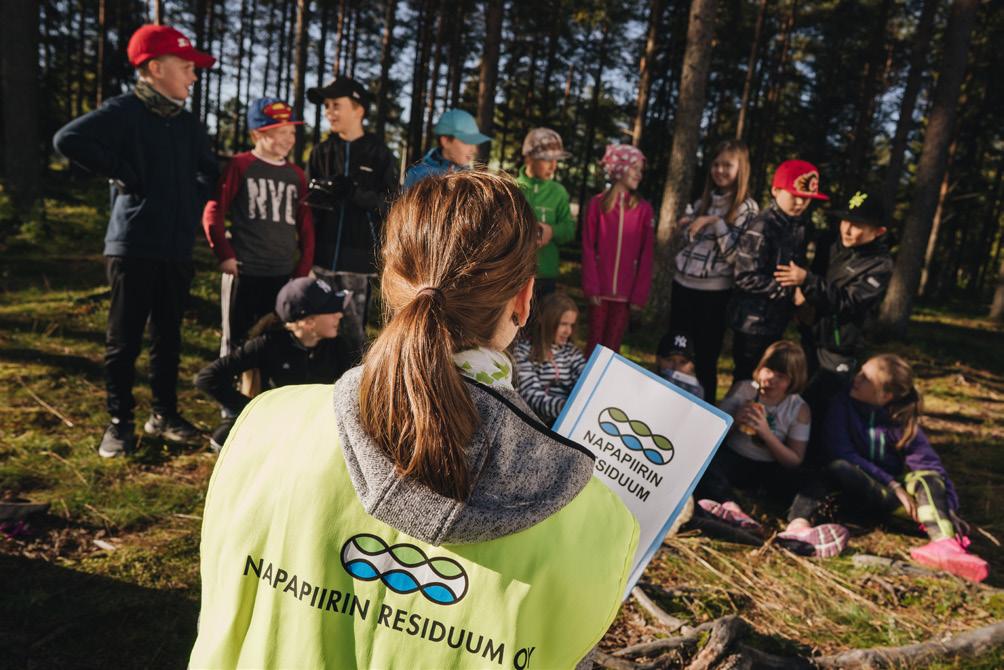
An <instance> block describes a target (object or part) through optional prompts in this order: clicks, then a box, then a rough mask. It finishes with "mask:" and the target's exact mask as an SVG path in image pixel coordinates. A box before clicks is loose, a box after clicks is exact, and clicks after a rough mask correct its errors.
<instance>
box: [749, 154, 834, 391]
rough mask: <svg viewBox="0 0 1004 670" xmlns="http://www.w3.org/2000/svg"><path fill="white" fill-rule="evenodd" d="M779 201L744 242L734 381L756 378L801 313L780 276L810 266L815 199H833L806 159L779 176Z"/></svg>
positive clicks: (775, 186)
mask: <svg viewBox="0 0 1004 670" xmlns="http://www.w3.org/2000/svg"><path fill="white" fill-rule="evenodd" d="M770 192H771V195H772V196H773V197H774V201H773V203H772V204H771V206H770V207H768V208H767V209H765V210H764V211H762V212H761V213H760V214H759V215H758V216H757V218H755V219H754V220H753V221H752V222H750V224H749V226H747V228H746V230H745V231H744V232H743V234H742V235H741V236H740V238H739V243H738V253H737V255H736V268H735V294H734V295H733V298H732V305H731V322H732V330H733V338H732V358H733V360H734V361H735V372H734V373H733V376H732V379H733V380H734V381H739V380H743V379H752V376H753V368H754V367H755V366H756V364H757V362H758V361H759V360H760V357H761V356H763V353H764V352H765V351H766V350H767V347H768V346H770V344H771V343H772V342H775V341H777V340H780V339H782V338H783V336H784V330H785V328H786V327H787V326H788V321H790V320H791V316H792V313H793V312H794V309H795V304H794V292H795V289H794V287H791V286H782V285H781V283H780V282H778V280H777V279H775V278H774V272H775V271H776V270H777V267H778V266H779V265H788V264H789V263H792V262H793V263H795V264H796V265H800V266H801V265H804V264H805V250H806V246H807V241H806V226H805V215H806V214H807V212H808V209H809V205H810V204H811V203H812V201H813V200H829V197H828V196H826V195H823V194H822V193H820V192H819V170H817V169H816V166H814V165H813V164H812V163H809V162H807V161H803V160H788V161H785V162H783V163H781V164H780V165H779V166H778V167H777V170H776V171H775V172H774V180H773V182H772V184H771V190H770Z"/></svg>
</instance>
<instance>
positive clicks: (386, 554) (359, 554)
mask: <svg viewBox="0 0 1004 670" xmlns="http://www.w3.org/2000/svg"><path fill="white" fill-rule="evenodd" d="M341 558H342V567H343V568H344V569H345V571H346V572H347V573H349V574H350V575H352V577H353V578H354V579H358V580H360V581H364V582H372V581H374V580H377V579H379V580H380V581H381V582H383V583H384V585H385V586H386V587H387V588H389V589H390V590H391V591H394V592H395V593H402V594H408V593H414V592H415V591H420V592H421V593H422V595H423V596H425V598H426V600H428V601H430V602H433V603H435V604H437V605H454V604H456V603H458V602H460V601H461V600H463V598H464V596H465V595H467V572H466V571H465V570H464V568H463V567H462V566H461V565H460V564H459V563H457V562H456V561H454V560H453V559H452V558H445V557H442V556H439V557H432V558H430V557H428V556H426V555H425V552H424V551H422V550H421V549H419V548H418V547H416V546H415V545H413V544H403V543H402V544H394V545H390V546H388V545H387V543H386V542H384V541H383V540H382V539H380V538H379V537H377V536H376V535H371V534H369V533H359V534H358V535H354V536H352V537H350V538H349V539H348V541H346V542H345V544H344V545H343V546H342V554H341Z"/></svg>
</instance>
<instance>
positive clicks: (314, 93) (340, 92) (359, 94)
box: [307, 77, 370, 108]
mask: <svg viewBox="0 0 1004 670" xmlns="http://www.w3.org/2000/svg"><path fill="white" fill-rule="evenodd" d="M328 98H331V99H334V98H351V99H352V100H355V101H356V102H358V103H359V104H360V105H362V106H363V107H364V108H368V107H369V106H370V94H369V91H367V90H366V87H365V86H363V85H362V84H360V83H359V82H358V81H356V80H355V79H351V78H349V77H336V78H334V79H332V80H331V81H329V82H328V83H327V84H325V85H324V86H316V87H314V88H308V89H307V100H310V101H311V102H312V103H314V104H315V105H323V104H324V101H325V100H327V99H328Z"/></svg>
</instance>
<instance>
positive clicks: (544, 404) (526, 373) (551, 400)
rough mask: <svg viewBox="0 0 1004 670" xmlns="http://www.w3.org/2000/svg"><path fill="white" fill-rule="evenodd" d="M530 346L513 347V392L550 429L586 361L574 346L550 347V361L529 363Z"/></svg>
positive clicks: (526, 343) (527, 342) (522, 342)
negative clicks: (516, 393)
mask: <svg viewBox="0 0 1004 670" xmlns="http://www.w3.org/2000/svg"><path fill="white" fill-rule="evenodd" d="M531 346H532V345H531V344H530V341H529V340H526V339H523V340H520V341H519V342H517V343H516V346H515V348H514V350H513V357H514V358H515V359H516V390H517V391H518V392H519V394H520V396H522V398H523V400H525V401H526V404H527V405H529V406H530V408H531V409H532V410H533V411H534V412H536V413H537V416H539V417H540V418H541V420H542V421H543V422H544V423H546V424H547V425H548V426H551V425H552V424H553V423H554V421H555V420H556V419H557V418H558V415H559V414H561V410H562V409H563V408H564V407H565V401H566V400H568V395H569V394H570V393H571V392H572V389H573V388H574V387H575V382H577V381H579V375H581V374H582V369H583V368H584V367H585V366H586V358H585V356H583V355H582V352H581V351H579V348H578V347H576V346H575V345H574V344H571V343H568V344H564V345H560V346H559V345H554V346H553V347H551V356H552V359H553V360H550V361H547V362H545V363H539V362H537V361H532V360H530V351H531Z"/></svg>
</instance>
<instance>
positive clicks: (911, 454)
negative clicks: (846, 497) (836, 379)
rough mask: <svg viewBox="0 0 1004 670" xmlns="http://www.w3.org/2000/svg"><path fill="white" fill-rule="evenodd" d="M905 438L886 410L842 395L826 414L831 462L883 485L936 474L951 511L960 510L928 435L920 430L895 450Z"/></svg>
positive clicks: (950, 482) (826, 436) (826, 434)
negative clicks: (918, 473) (920, 473)
mask: <svg viewBox="0 0 1004 670" xmlns="http://www.w3.org/2000/svg"><path fill="white" fill-rule="evenodd" d="M902 435H903V429H902V428H901V427H900V426H897V425H896V424H895V423H893V421H892V420H891V419H890V418H889V414H888V413H887V412H886V411H885V409H883V408H881V407H874V406H872V405H869V404H867V403H863V402H859V401H857V400H854V399H853V398H851V396H850V394H848V393H841V394H840V395H838V396H837V397H836V398H834V399H833V402H832V403H831V404H830V411H829V412H827V413H826V420H825V429H824V430H823V442H824V444H825V445H826V449H827V451H828V452H829V455H830V459H831V460H837V459H841V460H845V461H847V462H849V463H853V464H854V465H856V466H858V467H859V468H861V469H862V470H864V471H865V472H866V473H868V475H870V476H871V477H872V478H873V479H875V480H877V481H879V482H881V483H882V484H886V485H888V484H889V482H891V481H892V480H894V479H896V478H897V477H899V476H900V475H902V474H903V473H904V472H915V471H917V470H932V471H934V472H937V473H938V474H939V475H941V478H942V479H943V480H944V481H945V495H946V496H947V498H948V505H949V507H951V508H952V509H953V510H957V509H958V508H959V497H958V495H957V494H956V492H955V486H954V485H953V484H952V480H951V479H949V477H948V472H946V471H945V466H943V465H942V464H941V459H940V458H938V454H937V453H935V451H934V448H933V447H932V446H931V442H930V440H928V439H927V435H925V434H924V431H923V430H922V429H920V428H917V434H916V435H915V436H914V438H913V439H912V440H910V442H909V443H907V445H906V446H904V447H903V448H902V449H896V442H898V441H899V438H900V437H901V436H902Z"/></svg>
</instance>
